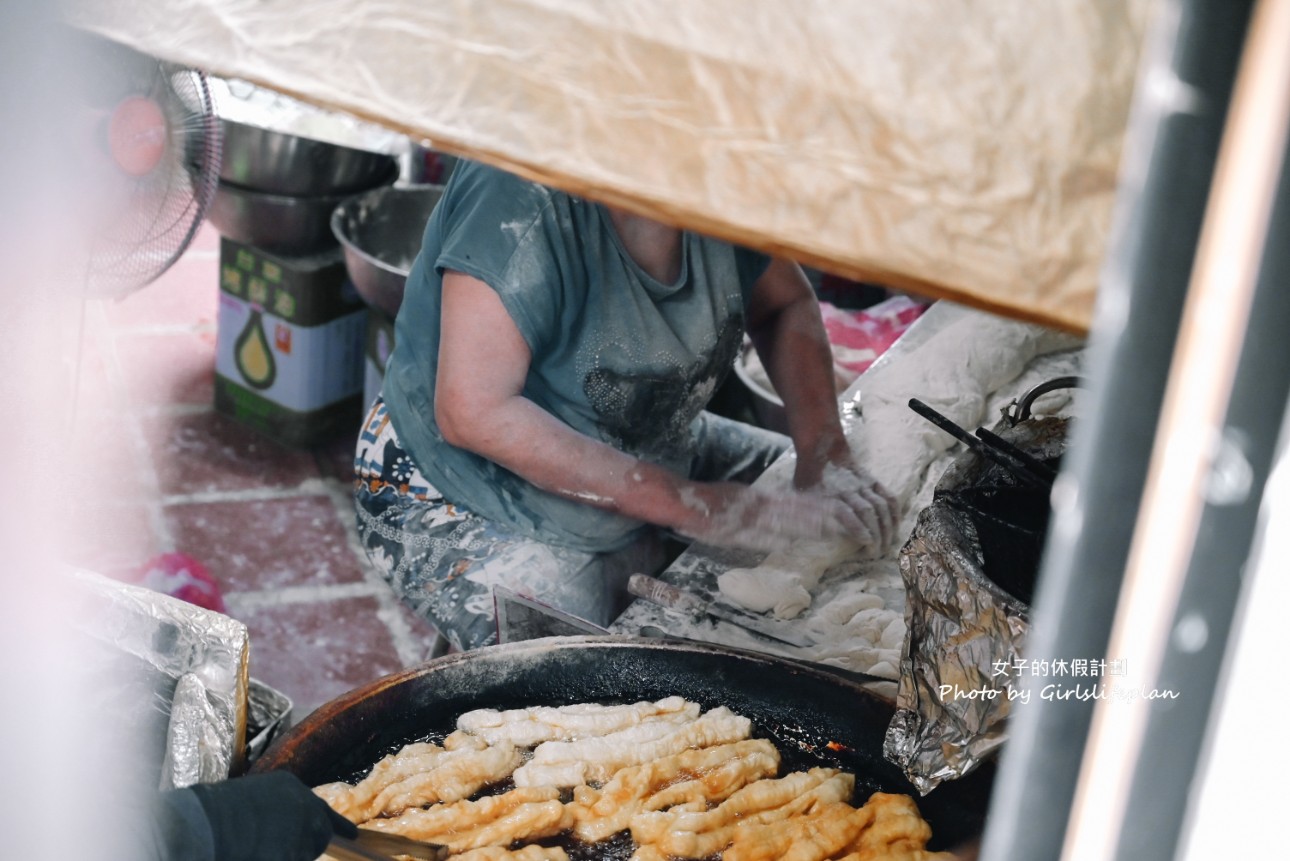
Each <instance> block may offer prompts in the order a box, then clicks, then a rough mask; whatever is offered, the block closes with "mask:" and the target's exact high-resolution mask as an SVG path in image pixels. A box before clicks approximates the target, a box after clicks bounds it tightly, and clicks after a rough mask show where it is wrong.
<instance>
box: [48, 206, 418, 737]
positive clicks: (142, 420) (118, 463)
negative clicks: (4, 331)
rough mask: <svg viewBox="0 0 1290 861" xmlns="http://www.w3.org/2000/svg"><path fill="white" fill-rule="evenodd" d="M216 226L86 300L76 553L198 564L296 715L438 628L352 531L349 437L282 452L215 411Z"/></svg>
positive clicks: (400, 656) (393, 665)
mask: <svg viewBox="0 0 1290 861" xmlns="http://www.w3.org/2000/svg"><path fill="white" fill-rule="evenodd" d="M218 248H219V237H218V235H217V234H216V233H215V231H214V230H213V229H212V228H211V227H210V225H204V226H203V228H202V230H201V232H200V233H199V234H198V236H197V237H196V240H195V241H194V243H193V245H192V246H191V247H190V248H189V250H188V251H187V252H186V253H185V255H184V256H183V257H182V258H181V259H180V260H179V261H178V262H177V263H176V264H175V265H174V266H173V267H172V268H171V269H170V270H168V271H167V272H166V273H165V274H164V275H163V276H162V277H161V278H160V279H159V280H158V281H156V282H154V283H153V284H150V285H148V286H147V287H145V288H143V289H142V290H140V291H137V292H135V293H133V294H131V295H129V296H127V297H125V298H124V299H120V300H112V301H91V302H89V303H87V304H86V307H85V314H84V320H83V321H82V322H81V323H80V324H79V329H80V333H79V334H80V338H79V343H80V345H81V348H80V351H79V355H78V356H77V357H75V361H74V362H73V366H74V367H76V368H77V369H78V370H77V378H76V379H77V389H76V391H77V396H76V404H75V406H76V409H75V416H74V419H73V432H72V438H73V442H72V445H71V460H72V463H73V464H74V467H75V469H77V470H79V473H78V475H79V476H80V478H81V479H83V480H84V482H85V486H86V487H89V488H93V489H94V492H92V493H87V494H84V496H83V497H82V498H81V500H80V501H79V502H78V503H77V511H76V512H75V520H74V522H75V523H76V524H77V528H76V530H75V535H74V536H73V539H72V540H71V542H70V544H71V546H69V547H68V548H64V550H65V552H66V555H67V556H68V557H69V559H70V561H72V562H74V563H75V564H78V565H80V566H83V567H85V568H88V569H90V570H95V571H100V572H103V573H109V572H113V571H121V570H127V569H131V568H135V567H137V566H139V565H141V564H142V563H143V562H145V561H146V560H147V559H149V558H151V557H153V556H155V555H157V554H159V553H162V552H167V551H178V552H181V553H185V554H187V555H189V556H192V557H193V558H195V559H197V560H198V561H200V562H201V563H202V564H203V565H205V567H206V568H207V569H208V570H209V571H210V572H211V574H212V575H213V576H214V577H215V579H216V580H217V581H218V583H219V586H220V589H221V590H222V593H223V596H224V600H225V603H226V605H227V607H228V612H229V614H230V615H231V616H233V617H234V618H237V619H239V620H241V621H242V622H244V623H246V625H247V627H248V629H249V630H250V636H251V675H252V676H253V677H255V678H257V679H259V680H261V681H263V682H264V683H266V684H268V685H270V686H272V687H274V688H276V689H277V690H279V691H282V692H283V693H285V694H286V695H287V696H289V697H290V698H291V699H292V700H293V701H294V703H295V708H294V711H293V718H294V720H297V721H298V720H299V719H301V718H302V717H304V716H305V715H306V714H308V713H309V712H310V711H312V710H313V709H314V708H316V707H317V706H319V705H321V704H322V703H324V702H327V701H328V700H330V699H332V698H334V697H336V696H337V695H339V694H341V693H343V692H345V691H347V690H350V689H352V688H354V687H356V686H358V685H362V684H364V683H366V682H368V681H371V680H372V679H375V678H377V677H379V676H382V675H385V674H387V673H391V672H393V671H395V670H398V669H400V668H402V667H405V666H408V665H410V664H414V663H416V662H418V661H420V660H422V659H423V658H424V657H425V655H426V654H427V652H428V651H429V648H430V645H431V643H432V641H433V638H434V629H433V628H432V627H430V626H429V625H428V624H426V623H425V622H423V621H422V620H420V619H418V618H416V617H415V616H413V615H412V614H411V613H409V612H407V611H406V610H404V609H403V608H402V607H401V606H400V605H399V604H398V602H397V601H396V600H395V599H394V596H393V594H392V593H391V592H390V590H389V587H388V586H387V585H386V584H385V582H384V581H383V580H382V579H381V578H380V576H379V575H378V574H376V573H375V571H374V570H373V569H372V568H371V567H370V566H369V565H368V564H367V560H366V559H365V557H364V555H363V552H362V549H361V548H360V547H359V545H358V543H357V535H356V533H355V531H354V526H353V508H352V502H351V500H350V482H349V471H350V466H351V462H352V458H353V449H354V436H355V435H356V434H357V430H358V427H357V426H358V421H359V417H358V416H355V421H354V434H351V435H348V436H346V437H345V438H342V439H337V440H335V441H333V442H331V443H328V444H326V445H322V446H319V447H317V448H315V449H313V450H299V449H288V448H284V447H282V446H280V445H278V444H276V443H274V442H272V441H270V440H269V439H267V438H265V437H262V436H260V435H258V434H256V433H255V432H254V431H251V430H249V429H247V428H245V427H243V426H242V425H239V424H237V423H236V422H233V421H232V420H230V419H226V418H224V417H223V416H221V415H218V414H216V413H215V411H214V409H213V407H212V402H213V383H214V365H215V338H216V326H215V320H216V307H217V299H218V296H217V272H218V254H219V251H218Z"/></svg>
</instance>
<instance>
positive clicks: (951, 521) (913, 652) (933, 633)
mask: <svg viewBox="0 0 1290 861" xmlns="http://www.w3.org/2000/svg"><path fill="white" fill-rule="evenodd" d="M1067 423H1068V419H1066V418H1040V419H1027V420H1025V421H1020V422H1019V423H1017V424H1015V425H1013V426H1009V423H1008V422H1007V421H1006V420H1005V421H1004V422H1001V423H1000V426H998V427H996V428H995V429H994V432H995V433H996V434H998V435H999V436H1000V437H1002V438H1003V439H1004V440H1006V441H1007V442H1010V443H1012V444H1013V445H1015V446H1016V447H1018V448H1019V449H1021V450H1022V451H1023V452H1025V453H1026V454H1029V455H1032V456H1033V457H1035V458H1037V459H1038V460H1040V461H1044V462H1046V463H1049V464H1052V463H1055V462H1056V461H1057V459H1058V458H1060V457H1061V455H1062V453H1063V451H1064V449H1065V440H1066V427H1067ZM1048 513H1049V503H1048V489H1047V488H1046V487H1033V486H1028V485H1025V484H1024V483H1020V482H1018V481H1017V479H1016V478H1015V477H1014V476H1013V474H1012V473H1010V472H1009V471H1008V470H1007V469H1005V468H1003V467H1002V466H999V465H998V464H996V463H994V462H992V461H989V460H987V459H985V458H982V457H980V456H979V455H978V454H976V453H975V452H972V451H968V452H966V453H965V454H963V455H962V456H960V457H959V458H958V460H956V461H955V462H954V463H953V464H952V465H951V466H950V468H949V469H948V470H946V472H945V474H944V476H942V478H941V480H940V482H939V483H938V485H937V488H936V492H935V496H934V497H933V502H932V504H931V505H929V506H928V507H927V508H926V509H924V510H923V511H922V512H921V513H920V514H919V516H918V521H917V524H916V525H915V527H914V531H913V533H912V534H911V535H910V538H909V541H908V542H906V544H905V546H904V547H903V548H902V549H901V552H900V571H901V576H902V578H903V579H904V583H905V588H906V591H907V599H906V605H905V623H906V626H907V627H908V630H909V633H908V639H907V641H906V648H905V652H904V657H903V659H902V662H901V678H900V689H899V693H898V695H897V707H898V708H897V712H896V715H895V717H894V718H893V719H892V722H891V725H890V727H889V728H888V732H887V737H886V742H885V746H884V755H885V756H886V757H887V759H889V760H890V761H891V762H893V763H895V764H897V765H899V766H900V767H901V768H903V769H904V771H905V774H906V776H907V777H909V779H910V781H911V782H913V783H914V785H915V786H917V787H918V789H919V791H920V792H922V793H924V794H925V793H927V792H930V791H931V790H932V789H934V788H935V787H936V786H937V785H938V784H940V783H941V782H942V781H945V780H952V779H954V778H958V777H962V776H963V775H965V774H967V773H968V772H970V771H971V770H972V769H973V768H975V767H976V766H977V765H979V764H980V763H981V761H982V760H983V759H985V758H986V757H987V756H989V755H990V753H991V752H992V751H994V750H995V749H996V748H997V747H999V746H1000V745H1001V744H1002V743H1003V741H1004V740H1005V737H1006V736H1005V725H1006V722H1007V719H1008V715H1009V714H1010V713H1011V711H1012V704H1013V702H1014V700H1013V699H1012V698H1013V697H1014V696H1016V694H1014V693H1013V688H1012V682H1013V681H1014V679H1015V678H1016V671H1015V668H1016V667H1017V666H1018V665H1019V664H1018V662H1019V661H1020V660H1021V658H1022V655H1023V653H1024V647H1025V640H1026V635H1027V633H1028V631H1029V602H1030V599H1031V594H1032V590H1033V587H1034V579H1035V575H1036V573H1037V571H1038V567H1039V559H1040V555H1041V553H1042V551H1043V543H1044V537H1045V533H1046V530H1047V521H1048Z"/></svg>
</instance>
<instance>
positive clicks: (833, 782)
mask: <svg viewBox="0 0 1290 861" xmlns="http://www.w3.org/2000/svg"><path fill="white" fill-rule="evenodd" d="M854 789H855V776H854V775H852V774H845V773H839V772H838V771H837V770H836V769H832V768H813V769H811V770H810V771H799V772H794V773H793V774H790V775H788V776H786V777H783V778H780V779H779V780H759V781H757V782H756V783H752V784H749V785H748V786H745V787H744V788H743V789H740V790H739V791H738V792H736V793H734V794H733V795H731V796H730V797H729V798H728V799H726V800H725V801H723V802H722V803H721V804H719V805H717V806H716V807H714V808H712V809H711V810H705V811H684V810H683V811H681V812H676V813H674V812H671V811H668V812H666V813H639V814H637V815H636V816H634V817H632V821H631V831H632V838H633V839H634V840H635V841H636V843H637V844H638V845H640V846H642V847H644V846H650V847H652V848H653V849H655V850H657V851H658V852H661V853H662V854H663V855H668V856H674V857H677V858H706V857H708V856H709V855H716V854H717V853H719V852H721V851H722V850H724V849H725V848H726V847H727V846H729V845H730V843H731V842H732V841H733V840H734V838H735V832H736V829H738V828H747V827H750V826H754V825H766V824H769V823H773V822H782V821H783V820H785V819H788V818H790V817H792V816H796V815H798V814H800V813H804V812H807V811H810V810H811V809H812V808H814V807H815V806H816V805H817V804H819V805H824V804H830V803H833V802H839V801H846V800H848V799H849V798H850V797H851V793H852V792H853V791H854ZM637 854H641V853H639V852H638V853H637ZM648 854H649V853H645V855H648ZM642 857H644V855H643V856H642Z"/></svg>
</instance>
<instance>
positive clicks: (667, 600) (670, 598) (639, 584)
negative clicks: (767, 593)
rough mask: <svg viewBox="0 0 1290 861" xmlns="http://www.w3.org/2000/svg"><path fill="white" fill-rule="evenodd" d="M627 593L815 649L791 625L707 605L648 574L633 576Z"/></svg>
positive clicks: (718, 606) (811, 642)
mask: <svg viewBox="0 0 1290 861" xmlns="http://www.w3.org/2000/svg"><path fill="white" fill-rule="evenodd" d="M627 591H628V592H630V593H632V594H633V595H635V596H636V597H638V598H644V599H645V600H646V601H652V602H653V603H655V604H658V605H659V606H660V607H666V608H667V609H669V610H678V611H680V612H682V613H691V614H693V615H695V616H703V615H708V616H712V617H714V618H717V619H720V620H722V621H723V622H729V623H730V624H732V625H738V626H739V627H741V628H743V629H745V630H748V631H752V632H753V633H754V634H761V635H762V636H763V637H770V638H771V639H772V640H779V641H780V642H781V643H788V644H789V645H790V646H798V647H800V648H803V649H807V648H810V647H811V646H814V645H815V641H814V640H812V639H811V638H809V637H807V636H806V635H805V634H803V633H802V632H801V631H795V630H793V629H792V628H790V627H788V626H787V625H784V624H776V623H775V622H771V621H769V620H767V619H761V618H758V617H757V616H752V615H750V614H748V613H741V612H739V611H738V610H734V609H731V608H730V607H725V606H723V605H721V604H717V603H715V602H712V601H704V600H703V599H702V598H700V597H699V596H698V595H695V594H694V593H692V592H687V591H685V590H684V589H678V588H677V587H675V586H673V585H671V584H670V583H664V582H663V581H662V580H658V579H655V578H654V577H649V576H646V575H645V574H633V575H632V576H631V579H629V580H628V581H627Z"/></svg>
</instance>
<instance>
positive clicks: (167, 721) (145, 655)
mask: <svg viewBox="0 0 1290 861" xmlns="http://www.w3.org/2000/svg"><path fill="white" fill-rule="evenodd" d="M72 576H73V581H74V585H75V587H76V589H77V591H78V598H79V599H80V600H82V601H84V602H85V605H86V606H84V607H83V608H82V610H83V611H84V612H80V613H77V614H76V618H78V620H79V624H80V626H81V628H82V630H83V632H84V633H86V634H88V635H89V636H90V637H91V639H92V640H94V641H97V643H98V644H99V645H101V646H103V647H104V648H103V649H102V650H101V652H102V653H103V654H104V655H107V659H106V660H104V661H103V665H104V667H105V668H107V669H108V670H109V671H110V670H111V669H113V668H119V667H121V666H125V665H126V664H127V662H128V665H129V666H130V667H132V668H133V669H132V670H131V672H132V677H133V679H134V680H135V681H138V680H139V679H145V680H146V682H145V683H144V684H143V685H141V686H138V687H137V693H138V694H140V695H132V696H128V697H122V696H119V695H118V694H119V690H120V688H119V686H117V685H115V684H114V681H115V680H114V679H113V680H111V681H110V682H109V683H108V684H105V685H100V686H98V687H101V688H103V691H102V692H101V693H102V696H98V693H99V692H94V691H87V692H86V696H87V707H90V708H95V709H102V710H107V711H109V712H110V713H103V714H102V722H103V723H104V724H105V725H109V726H115V727H118V728H135V727H145V728H146V727H148V726H150V725H151V726H163V727H164V737H165V738H164V757H158V758H159V759H160V760H161V762H160V776H159V780H158V787H159V788H160V789H174V788H181V787H184V786H189V785H191V784H193V783H199V782H207V781H212V780H219V779H221V778H224V777H228V775H229V774H230V772H231V771H233V770H234V769H235V768H237V767H238V766H239V765H240V763H241V760H242V757H243V755H244V746H245V739H246V725H247V692H248V686H249V677H248V674H247V658H248V652H249V638H248V634H247V630H246V626H245V625H243V624H242V623H241V622H238V621H236V620H234V619H231V618H229V617H228V616H225V615H223V614H221V613H215V612H212V611H210V610H204V609H202V608H201V607H196V606H194V605H192V604H188V603H186V602H184V601H180V600H178V599H175V598H171V597H169V596H167V595H162V594H160V593H157V592H153V591H151V590H148V589H144V588H142V587H138V586H131V585H127V584H123V583H119V582H116V581H113V580H109V579H107V578H105V577H102V576H100V575H97V574H93V573H90V572H87V571H77V572H74V574H73V575H72ZM100 660H102V655H100ZM144 694H146V695H144ZM95 697H97V698H98V701H97V702H93V701H90V700H93V699H94V698H95ZM151 741H153V740H150V739H147V738H144V739H142V740H141V743H142V746H143V750H144V751H147V752H151V753H156V751H155V749H154V750H151V751H149V747H150V746H151V747H152V748H155V747H157V746H158V745H152V744H151ZM141 767H143V766H141ZM149 767H150V768H155V767H156V764H155V763H153V764H150V765H149ZM149 777H150V778H151V775H150V776H149Z"/></svg>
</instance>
